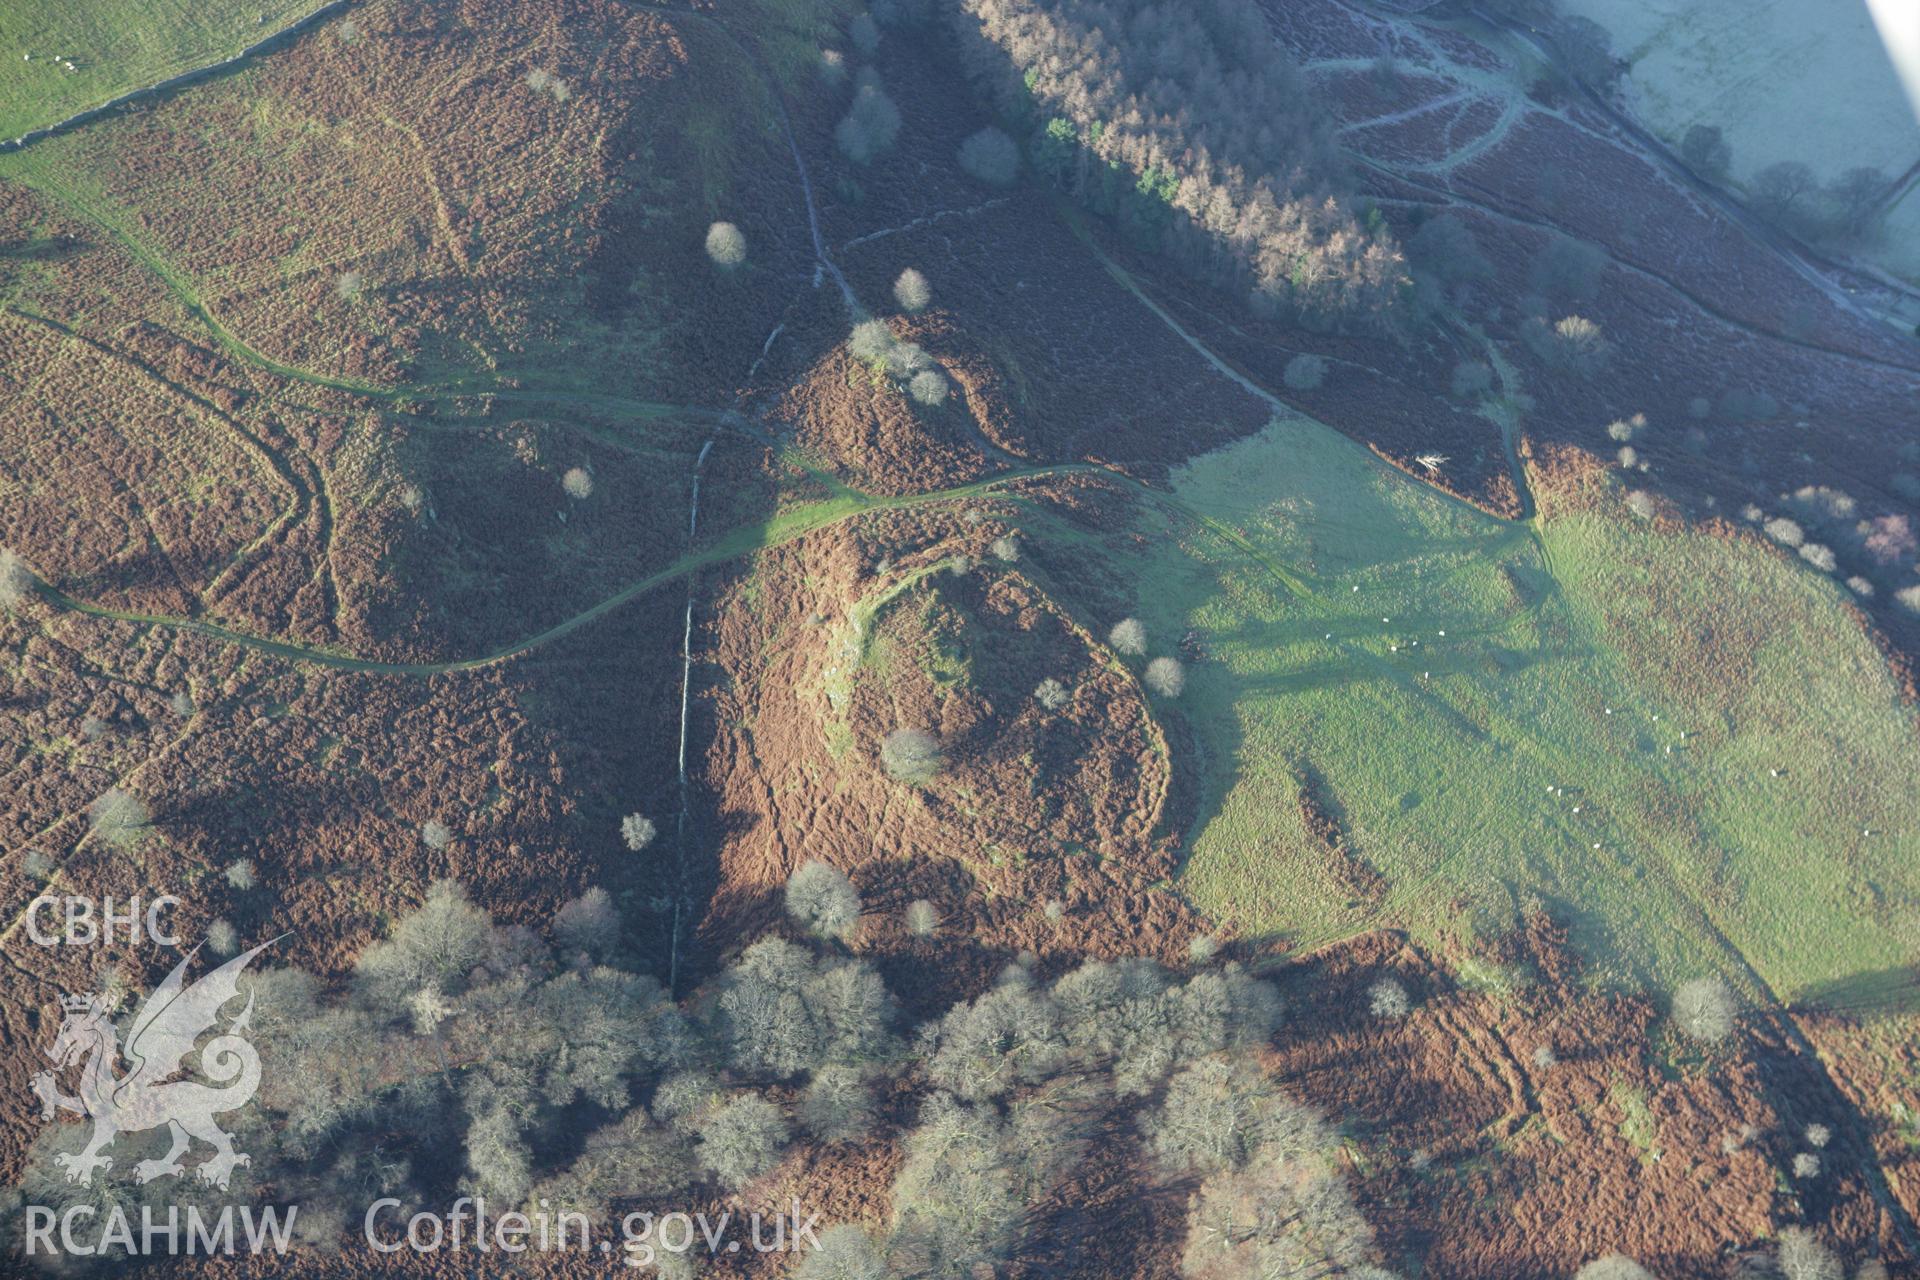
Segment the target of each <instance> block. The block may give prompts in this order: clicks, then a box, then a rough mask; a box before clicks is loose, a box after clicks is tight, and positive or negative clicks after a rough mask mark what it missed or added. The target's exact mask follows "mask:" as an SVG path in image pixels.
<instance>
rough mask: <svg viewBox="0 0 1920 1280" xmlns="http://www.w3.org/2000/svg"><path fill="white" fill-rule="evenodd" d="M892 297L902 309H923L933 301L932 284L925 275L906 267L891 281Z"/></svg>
mask: <svg viewBox="0 0 1920 1280" xmlns="http://www.w3.org/2000/svg"><path fill="white" fill-rule="evenodd" d="M893 299H894V301H895V302H898V303H899V304H900V309H901V310H902V311H925V310H926V309H927V306H928V304H929V303H931V302H932V301H933V286H932V285H931V284H928V283H927V278H926V276H924V275H922V274H921V273H920V272H919V271H916V270H915V269H914V268H912V267H908V268H907V269H906V270H905V271H902V272H901V273H900V275H899V278H898V279H896V280H895V281H894V282H893Z"/></svg>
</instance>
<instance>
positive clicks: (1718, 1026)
mask: <svg viewBox="0 0 1920 1280" xmlns="http://www.w3.org/2000/svg"><path fill="white" fill-rule="evenodd" d="M1734 1013H1735V1005H1734V999H1733V989H1732V988H1730V987H1729V986H1727V983H1726V980H1725V979H1724V978H1719V977H1710V978H1694V979H1693V980H1691V981H1689V982H1683V983H1681V984H1680V989H1679V990H1678V991H1676V992H1674V993H1673V1020H1674V1022H1675V1023H1677V1024H1678V1025H1679V1027H1680V1030H1682V1031H1684V1032H1685V1033H1686V1034H1687V1035H1689V1036H1691V1037H1692V1038H1693V1039H1695V1040H1698V1041H1700V1042H1701V1043H1702V1044H1718V1043H1720V1042H1721V1041H1722V1040H1725V1039H1726V1038H1727V1037H1728V1036H1730V1035H1732V1034H1733V1020H1734Z"/></svg>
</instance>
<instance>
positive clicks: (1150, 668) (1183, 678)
mask: <svg viewBox="0 0 1920 1280" xmlns="http://www.w3.org/2000/svg"><path fill="white" fill-rule="evenodd" d="M1143 679H1145V681H1146V683H1147V688H1149V689H1151V690H1153V691H1154V692H1155V693H1157V694H1159V695H1160V696H1161V697H1163V698H1177V697H1179V696H1180V695H1181V694H1182V693H1184V692H1186V688H1187V669H1186V668H1185V667H1183V666H1181V665H1180V659H1178V658H1155V659H1154V660H1153V661H1152V662H1149V663H1148V664H1147V671H1146V675H1145V676H1144V677H1143Z"/></svg>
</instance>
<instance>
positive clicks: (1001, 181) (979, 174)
mask: <svg viewBox="0 0 1920 1280" xmlns="http://www.w3.org/2000/svg"><path fill="white" fill-rule="evenodd" d="M960 168H961V169H963V170H964V171H965V172H966V173H967V174H968V175H969V176H971V177H973V178H975V179H977V180H978V181H981V182H984V183H987V184H988V185H989V186H995V187H1004V186H1009V185H1011V184H1012V182H1013V180H1014V179H1015V178H1017V177H1019V176H1020V148H1019V147H1018V146H1016V145H1014V141H1013V139H1012V138H1009V137H1008V136H1007V135H1006V134H1004V133H1002V132H1001V131H1000V130H998V129H995V128H991V127H989V128H985V129H982V130H980V131H979V132H977V133H971V134H968V135H967V140H966V141H965V142H963V143H961V144H960Z"/></svg>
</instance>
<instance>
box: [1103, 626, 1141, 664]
mask: <svg viewBox="0 0 1920 1280" xmlns="http://www.w3.org/2000/svg"><path fill="white" fill-rule="evenodd" d="M1107 643H1108V644H1110V645H1112V646H1113V648H1114V651H1115V652H1116V653H1124V654H1126V655H1127V656H1128V657H1129V658H1138V657H1140V656H1141V655H1143V654H1144V653H1146V651H1147V629H1146V628H1145V627H1144V626H1142V625H1141V623H1140V619H1138V618H1122V619H1120V621H1118V622H1116V623H1114V624H1113V630H1111V631H1109V632H1108V633H1107Z"/></svg>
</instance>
